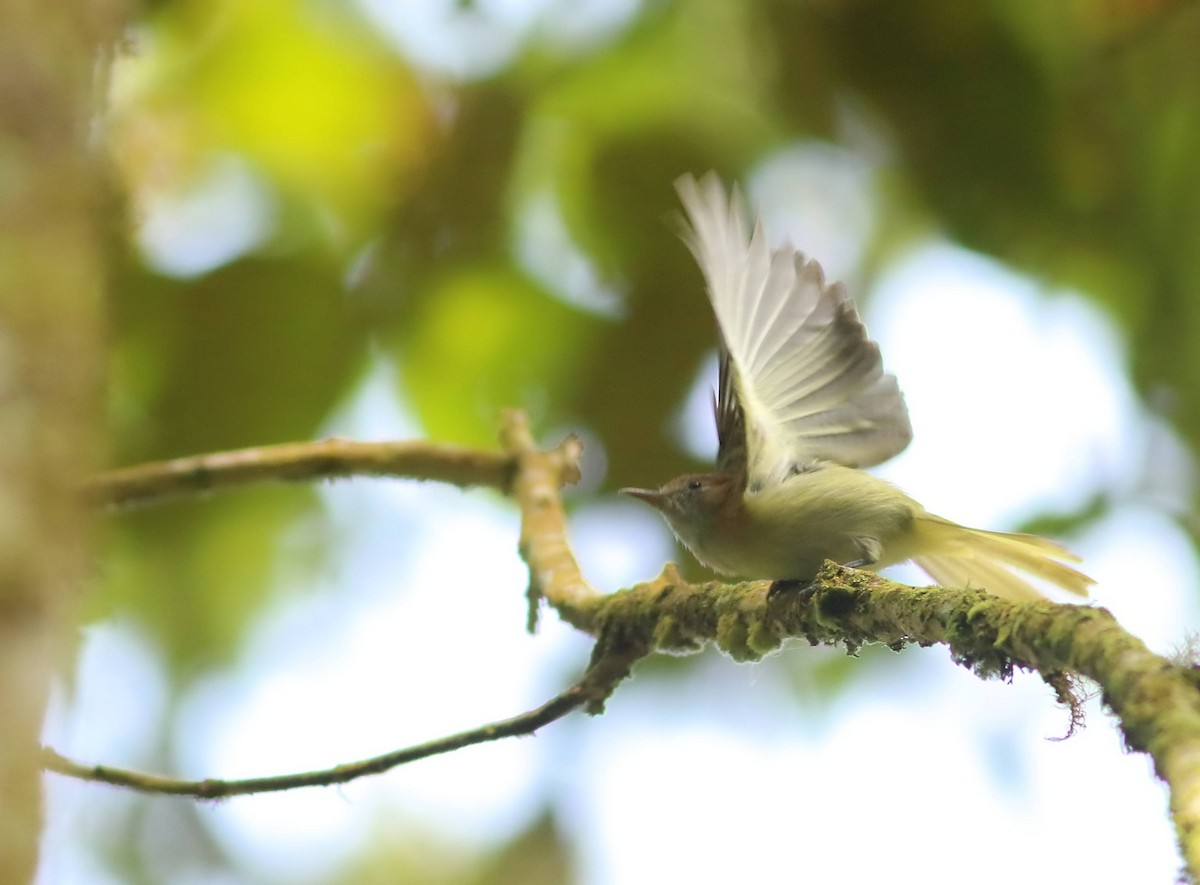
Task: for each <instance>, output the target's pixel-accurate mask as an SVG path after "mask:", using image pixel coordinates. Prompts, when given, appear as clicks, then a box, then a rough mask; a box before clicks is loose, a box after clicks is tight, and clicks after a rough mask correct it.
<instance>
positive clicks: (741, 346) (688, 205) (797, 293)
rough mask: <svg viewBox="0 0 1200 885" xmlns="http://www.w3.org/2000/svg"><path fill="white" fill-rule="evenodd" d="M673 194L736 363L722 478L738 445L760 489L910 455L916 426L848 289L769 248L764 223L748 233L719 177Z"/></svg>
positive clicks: (738, 204)
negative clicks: (812, 471)
mask: <svg viewBox="0 0 1200 885" xmlns="http://www.w3.org/2000/svg"><path fill="white" fill-rule="evenodd" d="M675 187H676V189H677V190H678V192H679V196H680V199H682V201H683V205H684V208H685V209H686V210H687V215H688V221H689V222H690V228H689V229H688V230H686V231H685V234H684V239H685V241H686V242H687V244H688V247H689V248H690V249H691V250H692V254H694V255H695V256H696V260H697V261H698V262H699V264H700V269H701V270H702V271H703V273H704V279H705V281H706V283H707V284H708V297H709V300H711V301H712V305H713V310H714V311H715V312H716V315H717V323H718V324H719V325H720V327H721V338H722V343H723V345H724V350H725V352H727V353H728V355H729V365H728V366H727V367H726V365H725V360H724V358H723V359H722V372H721V375H722V377H721V392H720V394H719V395H718V407H717V413H718V414H717V419H718V421H717V423H718V430H719V436H720V437H721V454H720V456H719V458H718V460H719V461H721V462H722V467H723V469H731V467H732V466H733V465H732V463H731V462H732V461H734V460H735V459H736V458H737V457H738V455H737V452H736V449H737V445H734V444H735V443H736V444H738V445H744V448H745V452H746V454H745V456H742V457H745V460H746V468H745V469H746V472H747V474H748V476H749V478H750V481H751V484H752V485H754V484H756V483H759V482H762V481H763V480H765V479H768V478H771V477H779V478H782V477H783V476H786V475H787V473H788V472H790V471H791V470H793V469H794V468H796V467H797V466H803V465H805V464H808V463H811V462H813V461H817V460H827V461H833V462H836V463H838V464H844V465H846V466H848V467H869V466H871V465H873V464H878V463H880V462H881V461H885V460H887V459H888V458H890V457H892V456H893V455H895V454H897V453H899V452H900V451H901V450H903V449H904V447H905V446H907V445H908V443H909V440H910V439H911V438H912V428H911V426H910V424H909V421H908V410H907V409H906V408H905V407H904V399H903V397H902V396H901V395H900V388H899V386H898V385H897V384H896V379H895V377H894V376H892V375H887V374H884V372H883V364H882V361H881V359H880V356H879V346H878V345H877V344H876V343H875V342H874V341H872V340H871V339H870V338H868V337H867V331H866V329H865V328H863V324H862V322H861V321H860V320H859V318H858V312H857V311H856V310H855V308H854V303H853V302H852V301H851V300H850V299H849V298H848V297H847V296H846V293H845V290H844V289H843V288H842V286H841V284H837V283H835V284H833V285H829V286H827V285H825V277H824V274H823V272H822V271H821V266H820V265H819V264H817V262H815V261H813V260H811V259H807V258H805V256H804V254H803V253H801V252H798V251H796V250H795V249H792V248H784V249H776V250H771V249H770V248H769V247H768V245H767V239H766V234H765V233H764V231H763V228H762V224H761V222H760V223H758V224H756V225H755V226H754V229H753V231H752V232H750V233H747V229H746V220H745V217H746V216H745V210H744V208H743V205H742V200H741V197H740V195H739V194H738V192H737V190H736V189H735V190H734V192H733V194H732V195H730V196H727V195H726V192H725V188H724V186H723V185H722V184H721V181H720V179H719V178H717V176H716V175H715V174H713V173H711V172H710V173H709V174H708V175H706V176H704V178H703V179H701V180H700V181H699V182H697V181H696V179H694V178H692V177H691V176H690V175H685V176H683V177H682V178H680V179H679V180H678V181H677V182H676V183H675ZM739 406H740V408H739ZM735 421H737V422H740V424H735V423H733V422H735ZM723 424H724V425H725V426H722V425H723ZM727 440H728V441H729V442H728V444H727V442H726V441H727Z"/></svg>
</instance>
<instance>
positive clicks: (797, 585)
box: [767, 578, 817, 602]
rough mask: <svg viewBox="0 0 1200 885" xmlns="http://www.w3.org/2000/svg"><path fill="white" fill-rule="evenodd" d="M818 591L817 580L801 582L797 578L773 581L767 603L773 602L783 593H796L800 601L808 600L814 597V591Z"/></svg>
mask: <svg viewBox="0 0 1200 885" xmlns="http://www.w3.org/2000/svg"><path fill="white" fill-rule="evenodd" d="M816 589H817V582H816V579H810V580H808V581H801V580H798V579H796V578H783V579H781V580H778V581H772V582H771V586H770V587H768V588H767V602H770V601H771V600H773V599H774V598H775V597H776V596H779V595H781V594H783V593H795V594H796V599H797V600H798V601H803V600H805V599H808V598H809V597H810V596H812V595H813V591H814V590H816Z"/></svg>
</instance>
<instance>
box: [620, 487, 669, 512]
mask: <svg viewBox="0 0 1200 885" xmlns="http://www.w3.org/2000/svg"><path fill="white" fill-rule="evenodd" d="M619 494H622V495H628V496H629V497H631V498H637V499H638V500H639V501H645V502H646V503H647V504H649V505H650V506H651V507H653V508H654V509H655V510H662V509H663V500H664V499H665V497H666V496H665V495H664V494H663V493H662V492H660V491H658V490H657V489H620V490H619Z"/></svg>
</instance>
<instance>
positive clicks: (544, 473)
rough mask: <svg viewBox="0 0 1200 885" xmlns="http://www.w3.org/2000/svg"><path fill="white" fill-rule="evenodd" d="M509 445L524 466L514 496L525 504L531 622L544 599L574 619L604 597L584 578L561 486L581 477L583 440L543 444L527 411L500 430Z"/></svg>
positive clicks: (509, 416)
mask: <svg viewBox="0 0 1200 885" xmlns="http://www.w3.org/2000/svg"><path fill="white" fill-rule="evenodd" d="M500 440H501V443H502V444H503V445H504V448H505V449H507V450H508V452H509V453H510V455H511V456H512V457H513V458H514V459H516V462H517V465H518V470H517V472H516V475H515V477H514V479H513V485H512V495H513V497H514V498H516V500H517V505H518V506H519V507H520V508H521V542H520V550H521V557H522V558H523V559H524V560H525V562H526V564H527V565H528V566H529V590H528V594H527V595H528V597H529V617H528V619H527V623H526V626H527V628H528V629H529V632H530V633H532V632H533V631H534V629H535V628H536V627H537V613H538V604H539V602H540V601H541V600H542V598H546V599H548V600H549V601H550V604H551V605H553V606H554V608H555V609H556V610H557V611H558V613H559V614H560V615H561V616H562V617H563V618H564V619H565V620H566V621H567V622H568V623H572V624H573V623H574V621H573V620H572V617H573V615H574V613H575V612H582V611H585V610H586V609H587V607H588V606H590V605H591V604H593V603H594V602H595V601H596V600H597V599H600V598H601V594H600V593H599V592H598V591H597V590H595V589H594V588H593V587H592V586H591V585H590V584H589V583H588V582H587V580H586V579H585V578H584V577H583V572H582V571H580V568H579V563H578V562H577V561H576V560H575V555H574V554H573V553H572V552H571V546H570V544H569V543H568V541H567V516H566V513H565V512H564V511H563V506H562V499H561V498H560V496H559V489H560V488H562V486H564V485H567V484H568V483H574V482H577V481H578V480H579V458H580V455H582V453H583V444H582V443H580V441H579V439H578V438H577V437H574V436H568V437H567V438H566V439H564V440H563V441H562V443H561V444H560V445H559V446H558V448H557V449H553V450H551V451H542V450H540V449H538V448H537V445H536V444H535V443H534V441H533V436H532V434H531V433H530V431H529V421H528V419H527V418H526V417H525V414H524V413H523V412H518V411H511V412H506V413H505V415H504V420H503V423H502V425H501V430H500Z"/></svg>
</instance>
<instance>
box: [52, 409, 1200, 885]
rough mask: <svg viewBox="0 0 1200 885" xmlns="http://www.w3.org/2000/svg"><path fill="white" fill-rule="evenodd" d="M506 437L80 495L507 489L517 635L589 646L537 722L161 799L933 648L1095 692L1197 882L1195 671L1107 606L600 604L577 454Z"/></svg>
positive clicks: (106, 481)
mask: <svg viewBox="0 0 1200 885" xmlns="http://www.w3.org/2000/svg"><path fill="white" fill-rule="evenodd" d="M501 438H502V441H503V443H504V448H505V451H504V452H501V453H496V452H476V451H473V450H466V449H454V448H449V447H443V446H434V445H429V444H424V443H347V442H344V441H341V440H331V441H327V442H323V443H305V444H294V445H290V446H275V447H268V448H265V449H254V450H246V451H244V452H237V453H227V454H220V455H210V456H205V457H202V458H194V459H183V460H181V461H176V462H165V463H164V464H157V465H147V466H145V467H140V468H131V469H128V470H125V471H118V472H116V473H113V474H109V475H107V476H105V477H102V478H101V479H100V480H98V481H96V482H94V483H93V484H92V485H90V486H89V487H88V490H87V494H88V497H89V498H90V499H92V500H93V501H97V502H104V503H110V504H114V503H116V504H120V503H129V502H153V501H156V500H161V499H162V498H164V497H166V496H168V495H174V494H180V493H184V492H188V491H192V492H195V491H201V490H207V489H210V488H216V487H225V486H235V485H241V484H245V483H248V482H255V481H259V480H263V479H289V480H296V479H316V478H324V477H331V476H351V475H370V476H379V475H389V476H395V475H403V476H412V477H415V478H423V479H438V480H443V481H448V482H453V483H456V484H461V485H490V486H493V487H497V488H502V489H505V490H507V491H508V492H509V493H510V494H512V495H513V497H514V498H515V499H516V501H517V503H518V505H519V507H520V509H521V516H522V520H521V540H520V545H519V547H520V552H521V555H522V557H523V558H524V559H525V561H526V563H527V564H528V566H529V573H530V583H529V592H528V596H529V600H530V617H529V626H530V628H532V627H533V626H535V624H536V614H537V611H538V609H539V607H540V605H541V601H542V600H545V602H546V603H547V604H548V605H549V606H550V607H552V608H553V609H554V610H555V611H556V612H557V613H558V614H559V616H560V617H562V618H563V620H565V621H566V622H568V623H570V624H571V625H573V626H575V627H576V628H578V629H580V630H582V631H584V632H586V633H589V634H591V635H592V636H595V637H596V638H597V643H596V647H595V649H594V652H593V656H592V663H591V665H590V666H589V669H588V673H587V675H585V677H584V681H583V682H581V683H579V684H578V685H576V686H574V687H572V688H571V689H568V690H567V691H566V692H564V693H563V694H562V695H559V696H558V697H557V698H555V699H553V700H552V701H550V702H549V703H548V704H547V705H544V706H543V707H541V708H538V710H534V711H530V713H528V714H523V716H521V717H515V718H514V719H513V720H506V721H505V722H504V723H493V724H492V725H488V726H481V727H480V728H478V729H473V730H472V731H471V732H468V733H465V734H466V735H468V736H470V739H467V740H464V739H463V737H464V736H463V735H451V736H449V737H447V738H442V739H439V740H437V741H433V742H430V743H429V744H426V745H422V747H421V748H409V749H408V750H400V751H395V752H393V753H390V754H385V755H384V756H381V757H376V759H373V760H364V762H362V763H352V764H351V765H350V766H339V767H338V768H336V769H329V770H327V771H326V772H314V773H307V774H304V775H296V776H286V777H287V778H291V779H292V780H290V781H288V780H286V779H280V778H264V779H255V781H248V782H245V783H244V784H243V785H242V786H240V787H239V786H237V782H225V781H223V782H213V781H196V782H171V781H170V780H169V779H166V781H164V783H166V784H167V786H169V787H170V789H167V790H166V791H167V792H186V793H188V794H190V795H196V796H213V795H232V794H233V793H236V792H249V791H251V790H250V789H249V787H251V786H253V787H255V788H258V787H269V788H271V789H283V788H287V787H291V786H306V785H312V784H314V783H339V782H343V781H345V780H349V779H351V778H352V777H358V776H362V775H364V774H372V773H377V772H379V771H382V770H384V769H386V768H389V767H392V765H395V764H402V763H404V762H409V761H414V760H415V759H417V758H425V757H426V756H428V755H433V754H434V753H431V752H426V750H428V749H429V748H433V749H434V752H447V751H449V750H452V749H457V748H458V747H460V746H466V745H468V744H469V743H476V742H478V741H479V740H480V739H483V740H492V739H496V738H498V737H503V736H506V735H510V734H528V733H531V732H532V730H533V728H536V727H541V725H544V724H545V723H546V722H548V721H552V720H553V719H556V718H558V717H559V716H561V715H565V714H566V713H568V712H570V711H571V710H573V709H576V708H578V707H580V706H583V707H585V708H586V709H587V710H588V711H589V712H592V713H598V712H600V711H601V710H602V709H603V704H604V701H605V699H606V698H607V697H608V695H609V694H610V693H611V692H612V691H613V689H614V688H615V687H616V685H617V684H618V683H619V682H620V681H621V679H623V678H624V677H625V676H626V675H628V673H629V671H630V668H631V667H632V665H633V664H634V663H635V662H636V661H637V660H638V659H639V658H640V657H641V656H642V655H644V654H648V653H650V652H651V651H660V652H665V653H673V654H680V653H688V652H693V651H696V650H699V649H700V648H702V647H703V646H705V645H706V644H709V643H712V644H715V645H717V646H718V647H719V648H720V649H722V650H723V651H725V652H726V653H727V654H729V655H730V656H731V657H732V658H734V659H735V660H738V661H753V660H758V659H759V658H761V657H763V656H764V655H766V654H769V653H771V652H773V651H775V650H776V649H778V648H780V646H781V645H782V644H783V643H784V642H785V641H786V640H788V639H803V640H805V641H807V642H809V643H810V644H814V645H816V644H822V645H843V646H845V647H847V648H848V649H850V650H853V649H856V648H858V647H859V646H861V645H865V644H867V643H882V644H884V645H888V646H890V647H892V648H896V649H899V648H900V647H902V646H904V645H906V644H912V643H915V644H917V645H921V646H928V645H934V644H941V645H945V646H947V647H948V648H949V650H950V653H951V656H952V657H953V659H954V660H955V661H956V662H958V663H960V664H962V665H964V666H967V667H969V668H970V669H971V670H973V671H974V672H976V673H978V674H979V675H980V676H983V677H995V676H999V677H1008V676H1010V675H1011V674H1012V672H1013V670H1014V669H1024V670H1030V671H1033V672H1036V673H1038V674H1039V675H1040V676H1041V677H1042V678H1043V679H1044V680H1045V681H1046V682H1047V683H1048V684H1049V685H1050V686H1051V687H1052V688H1053V689H1054V691H1055V693H1056V694H1057V696H1058V697H1059V699H1060V700H1064V701H1065V702H1067V703H1068V704H1070V705H1072V707H1073V714H1074V713H1076V712H1077V708H1076V707H1075V705H1074V701H1073V697H1072V688H1071V685H1072V680H1073V679H1076V678H1078V677H1086V678H1087V679H1090V680H1092V681H1094V682H1095V683H1096V684H1097V685H1099V686H1100V688H1101V690H1102V692H1103V698H1104V702H1105V704H1106V705H1107V706H1108V707H1109V709H1111V710H1112V711H1113V713H1114V714H1115V715H1116V716H1117V718H1118V720H1119V722H1120V727H1121V729H1122V731H1123V733H1124V735H1125V740H1126V743H1127V744H1128V746H1129V747H1130V748H1131V749H1132V750H1136V751H1140V752H1145V753H1148V754H1149V755H1150V756H1151V757H1152V759H1153V760H1154V765H1155V770H1156V771H1157V773H1158V775H1159V776H1160V777H1161V778H1162V779H1163V780H1164V781H1165V782H1166V783H1167V785H1168V787H1169V789H1170V793H1171V814H1172V817H1173V820H1174V823H1175V827H1176V832H1177V834H1178V838H1179V844H1180V847H1181V850H1182V853H1183V857H1184V859H1185V862H1186V864H1187V869H1188V872H1189V873H1190V875H1191V876H1192V877H1193V879H1196V880H1200V675H1198V673H1197V671H1196V670H1194V669H1193V668H1191V667H1188V666H1184V665H1182V664H1178V663H1175V662H1172V661H1170V660H1167V659H1166V658H1163V657H1161V656H1159V655H1156V654H1154V653H1152V652H1151V651H1149V650H1148V649H1147V648H1146V646H1145V645H1144V644H1143V643H1142V642H1141V641H1140V640H1139V639H1137V638H1136V637H1134V636H1132V635H1130V634H1129V633H1128V632H1126V631H1125V630H1124V629H1123V628H1122V627H1121V626H1120V624H1118V623H1117V621H1116V620H1115V619H1114V618H1113V617H1112V615H1111V614H1110V613H1109V612H1108V611H1106V610H1105V609H1103V608H1097V607H1088V606H1078V605H1056V604H1053V603H1050V602H1030V603H1013V602H1008V601H1005V600H1002V599H999V598H997V597H994V596H992V595H990V594H988V593H986V592H984V591H982V590H956V589H947V588H943V587H928V588H914V587H908V586H905V585H902V584H896V583H894V582H892V581H888V580H886V579H884V578H880V577H878V576H877V575H873V574H868V573H865V572H859V571H855V570H853V569H847V568H844V567H841V566H838V565H835V564H833V563H827V564H826V567H825V568H824V569H823V570H822V571H821V572H820V573H819V574H818V576H817V579H816V582H815V585H814V590H813V592H812V593H811V595H797V594H792V595H788V594H786V593H784V594H781V595H777V596H776V597H775V598H773V599H768V593H767V591H768V586H769V585H768V584H767V583H766V582H750V583H743V584H721V583H709V584H690V583H688V582H686V581H684V580H682V579H681V578H680V576H679V574H678V572H677V571H676V570H675V568H674V567H673V566H670V565H668V566H667V567H666V568H665V569H664V570H663V572H662V574H660V575H659V576H658V577H657V578H655V579H653V580H652V581H648V582H646V583H643V584H639V585H637V586H635V587H632V588H630V589H627V590H622V591H620V592H617V593H612V594H602V593H599V592H598V591H596V590H595V589H594V588H592V587H591V585H590V584H588V582H587V580H586V579H585V578H584V576H583V574H582V572H581V571H580V569H579V565H578V563H577V562H576V560H575V557H574V555H573V553H572V552H571V548H570V545H569V542H568V540H567V531H566V516H565V513H564V510H563V507H562V503H561V499H560V496H559V491H560V488H561V487H562V486H563V485H565V484H567V483H570V482H573V481H575V479H577V478H578V459H579V457H580V453H581V446H580V444H579V442H578V441H577V440H576V439H574V438H573V437H569V438H568V439H566V440H565V441H564V442H563V443H562V444H561V445H559V446H558V447H556V448H553V449H549V450H544V449H540V448H538V447H537V446H536V445H535V444H534V441H533V438H532V435H531V433H530V430H529V427H528V424H527V422H526V419H525V417H524V416H523V415H522V414H521V413H519V412H512V413H509V414H507V415H506V416H505V418H504V423H503V428H502V432H501ZM499 726H502V727H499ZM414 750H415V752H414ZM46 760H47V767H50V768H53V769H54V770H57V771H61V772H63V773H66V774H71V775H73V776H76V777H81V778H85V779H91V780H107V781H108V782H111V783H121V784H123V785H125V786H131V787H135V788H137V789H152V787H153V778H152V776H140V777H142V778H143V780H138V779H137V778H132V779H131V778H129V777H125V776H124V775H126V774H128V773H121V774H122V776H121V777H115V776H111V775H112V772H113V769H106V768H102V767H88V766H84V765H81V764H79V763H75V762H72V761H71V760H68V759H65V757H62V756H60V755H58V754H57V753H54V752H53V751H50V750H47V751H46ZM385 763H386V764H385ZM147 778H148V779H147ZM268 781H269V782H271V783H269V784H267V783H265V782H268ZM213 783H219V784H221V786H220V788H219V789H218V791H217V792H215V793H214V792H213V791H212V789H211V787H208V786H206V787H202V788H196V786H195V785H197V784H200V785H206V784H207V785H211V784H213ZM181 784H184V785H185V786H186V785H189V784H190V785H191V788H183V787H181V786H180V785H181ZM160 786H161V785H160ZM160 791H161V790H160Z"/></svg>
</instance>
